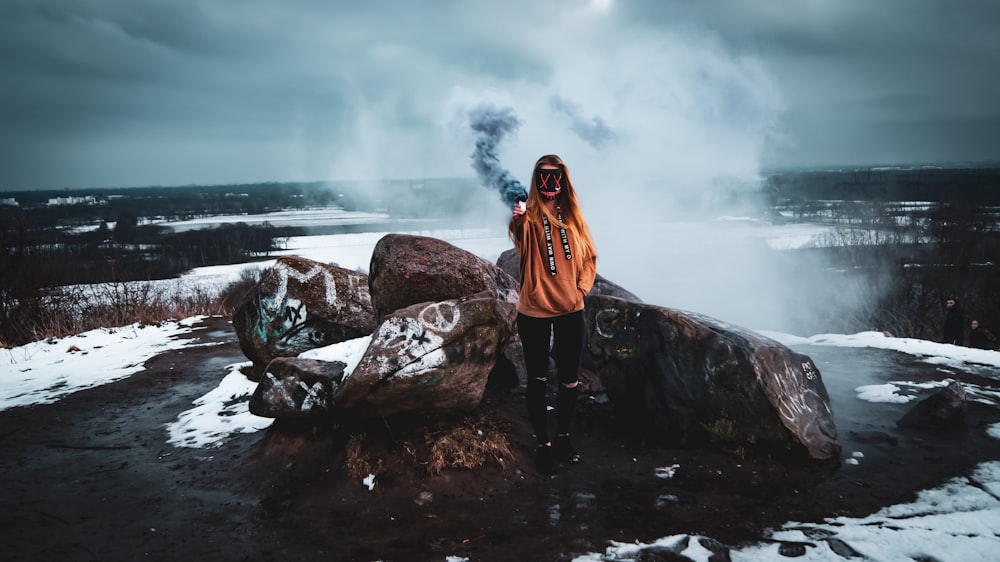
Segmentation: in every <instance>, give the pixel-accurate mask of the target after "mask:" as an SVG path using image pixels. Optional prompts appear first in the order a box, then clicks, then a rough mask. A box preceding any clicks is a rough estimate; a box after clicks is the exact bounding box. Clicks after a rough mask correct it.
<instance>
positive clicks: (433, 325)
mask: <svg viewBox="0 0 1000 562" xmlns="http://www.w3.org/2000/svg"><path fill="white" fill-rule="evenodd" d="M417 318H419V319H420V323H421V324H423V325H424V326H426V327H427V328H430V329H431V330H437V331H438V332H450V331H452V330H454V329H455V326H458V321H459V320H460V319H461V318H462V313H461V312H459V310H458V307H457V306H455V305H454V303H450V302H437V303H434V304H430V305H428V306H427V307H426V308H424V309H423V310H421V311H420V314H418V315H417Z"/></svg>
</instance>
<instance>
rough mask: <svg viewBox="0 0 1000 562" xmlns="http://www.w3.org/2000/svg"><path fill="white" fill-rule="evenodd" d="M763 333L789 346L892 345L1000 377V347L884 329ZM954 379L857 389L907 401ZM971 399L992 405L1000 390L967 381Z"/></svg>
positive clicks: (944, 365) (871, 398)
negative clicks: (927, 338) (900, 335)
mask: <svg viewBox="0 0 1000 562" xmlns="http://www.w3.org/2000/svg"><path fill="white" fill-rule="evenodd" d="M759 333H760V334H762V335H764V336H767V337H769V338H771V339H774V340H777V341H778V342H779V343H781V344H784V345H787V346H789V347H794V346H800V345H823V346H834V347H848V348H856V347H870V348H875V349H888V350H891V351H898V352H900V353H906V354H908V355H913V356H915V357H917V358H919V359H920V361H923V362H925V363H928V364H931V365H936V366H938V368H940V369H941V370H942V372H944V373H947V372H949V370H960V371H964V372H967V373H973V374H977V375H980V376H983V377H985V378H989V379H994V380H996V379H1000V370H998V367H1000V351H991V350H988V349H974V348H970V347H963V346H960V345H951V344H947V343H937V342H931V341H925V340H918V339H914V338H894V337H890V336H886V335H885V334H884V333H883V332H861V333H858V334H819V335H815V336H812V337H808V338H803V337H798V336H792V335H788V334H781V333H777V332H767V331H760V332H759ZM950 382H951V379H945V380H940V381H926V382H914V381H891V382H887V383H883V384H871V385H863V386H859V387H857V388H856V389H855V391H856V392H857V393H858V398H859V399H861V400H865V401H867V402H890V403H896V404H905V403H907V402H910V401H912V400H914V399H916V398H917V396H918V395H920V394H921V393H922V392H921V391H925V390H927V389H933V388H941V387H944V386H947V385H948V383H950ZM963 387H964V388H965V392H966V396H967V398H968V399H969V400H975V401H977V402H982V403H984V404H988V405H991V406H996V405H997V404H1000V392H998V391H996V390H994V389H993V388H987V387H983V386H979V385H975V384H971V383H965V384H963Z"/></svg>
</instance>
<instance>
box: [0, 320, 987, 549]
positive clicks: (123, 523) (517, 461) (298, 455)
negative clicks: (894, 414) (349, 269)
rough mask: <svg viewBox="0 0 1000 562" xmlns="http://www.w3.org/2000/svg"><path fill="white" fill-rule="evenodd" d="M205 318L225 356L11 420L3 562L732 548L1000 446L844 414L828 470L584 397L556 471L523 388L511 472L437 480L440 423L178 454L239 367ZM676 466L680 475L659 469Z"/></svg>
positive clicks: (160, 368) (0, 528) (493, 409)
mask: <svg viewBox="0 0 1000 562" xmlns="http://www.w3.org/2000/svg"><path fill="white" fill-rule="evenodd" d="M208 324H209V328H208V329H205V330H200V331H196V332H194V333H193V334H191V336H190V337H196V338H199V339H201V340H202V341H205V342H208V341H215V342H219V343H220V345H216V346H205V347H193V348H187V349H183V350H179V351H171V352H168V353H165V354H163V355H161V356H158V357H156V358H153V359H152V360H150V361H149V362H147V364H146V370H145V371H141V372H139V373H137V374H135V375H133V376H131V377H129V378H127V379H124V380H121V381H118V382H115V383H111V384H107V385H104V386H101V387H98V388H94V389H90V390H86V391H82V392H78V393H76V394H72V395H70V396H67V397H65V398H63V399H62V400H60V401H58V402H56V403H54V404H48V405H40V406H34V407H30V408H15V409H11V410H6V411H3V412H0V447H2V451H3V457H2V461H0V482H2V486H0V490H2V499H0V544H3V545H4V546H3V556H2V558H3V559H4V560H53V559H66V560H136V559H151V560H179V559H189V560H200V559H208V558H211V559H216V560H280V559H297V560H363V561H374V560H444V559H445V558H446V557H447V556H460V557H467V558H469V559H470V560H473V561H479V560H491V561H492V560H499V561H502V560H568V559H571V558H572V557H573V556H574V555H579V554H583V553H587V552H603V551H604V550H605V548H606V547H607V546H608V542H609V541H611V540H617V541H624V542H632V541H636V540H639V541H651V540H654V539H656V538H659V537H663V536H668V535H673V534H679V533H689V534H697V535H703V536H707V537H712V538H714V539H716V540H718V541H721V542H722V543H724V544H727V545H730V546H736V545H738V544H740V543H741V542H744V541H749V542H755V541H756V540H758V539H759V538H760V537H762V532H763V530H764V529H766V528H768V527H774V526H779V525H781V524H783V523H785V522H787V521H800V522H811V521H821V520H823V519H824V518H827V517H835V516H840V515H846V516H862V515H867V514H869V513H871V512H873V511H875V510H877V509H878V508H880V507H882V506H885V505H891V504H895V503H900V502H905V501H910V500H912V499H913V498H914V496H915V493H916V492H917V491H919V490H922V489H925V488H929V487H933V486H936V485H938V484H940V483H941V482H943V481H944V480H946V479H948V478H950V477H953V476H956V475H961V474H968V473H969V472H970V471H971V468H972V467H973V466H974V465H975V464H977V463H978V462H981V461H983V460H995V459H996V458H998V449H1000V447H998V445H997V443H996V441H995V440H991V439H990V438H988V437H986V436H985V435H984V431H983V427H984V425H985V424H988V423H995V422H996V421H998V418H1000V417H998V416H997V412H996V411H995V410H994V409H992V408H986V407H983V406H981V405H977V404H973V403H970V413H969V416H968V419H967V424H966V429H965V430H963V431H960V432H957V433H933V432H932V433H928V432H919V433H915V432H903V431H900V430H898V429H896V428H895V424H894V421H895V420H894V419H892V420H884V423H876V422H871V421H866V422H865V425H863V426H862V425H855V424H852V423H851V421H850V420H841V419H838V428H839V430H840V434H841V435H840V437H841V442H842V444H843V445H844V450H845V455H849V454H850V453H851V452H852V451H864V457H863V459H862V460H861V462H860V463H859V464H858V465H848V464H837V465H833V466H831V465H815V464H811V463H805V462H803V463H788V462H780V461H777V460H772V459H769V458H767V457H765V456H755V455H753V454H752V453H746V454H743V455H739V454H737V452H735V451H717V450H708V449H688V450H678V449H670V448H665V447H661V446H657V445H652V444H648V443H643V442H642V441H641V440H639V439H637V438H635V437H634V436H633V435H631V434H630V433H629V432H627V431H625V430H624V429H623V428H621V427H620V426H619V425H618V424H617V422H616V420H615V416H614V412H613V410H612V409H611V407H610V406H607V405H600V404H597V403H596V402H589V403H586V404H584V405H583V407H582V408H581V411H580V412H579V415H578V417H577V422H576V427H575V430H574V433H575V441H576V444H577V448H578V449H579V450H580V452H581V454H582V455H583V463H581V464H579V465H575V466H571V467H564V469H563V470H562V471H561V472H560V474H559V475H558V476H556V477H554V478H544V477H542V476H539V475H537V474H536V473H535V471H534V470H533V468H532V462H531V461H532V459H531V457H530V448H531V444H532V441H533V439H532V437H531V432H530V429H529V426H528V422H527V419H526V417H525V415H524V406H523V397H522V396H521V394H520V393H519V392H518V391H517V390H513V391H509V390H503V391H493V392H490V393H489V394H488V396H487V398H486V400H485V401H484V403H483V404H482V405H481V407H480V409H481V410H482V412H483V413H485V414H484V415H487V416H488V417H489V418H490V419H491V420H493V422H495V423H496V424H499V426H501V427H504V428H505V431H506V432H507V435H508V437H509V439H510V442H511V448H512V450H513V452H514V455H515V456H514V459H513V462H512V463H510V464H511V465H512V466H507V467H505V468H504V469H501V468H500V467H498V466H495V465H491V466H487V467H485V468H482V469H479V470H475V471H468V470H445V471H444V472H443V473H441V474H440V475H436V476H432V475H430V474H429V472H428V470H427V468H426V466H424V465H422V464H421V463H420V458H421V457H420V454H419V453H420V451H421V450H423V449H425V448H426V447H427V443H428V440H427V439H428V435H429V434H432V433H433V432H435V431H438V430H439V429H440V427H441V426H440V423H439V422H432V423H429V424H417V423H400V422H399V421H396V422H393V423H384V422H381V421H380V422H376V423H369V424H366V425H364V426H362V427H350V428H348V427H346V426H345V425H338V426H331V425H329V424H324V425H323V426H321V427H305V426H302V425H301V424H278V425H276V426H274V427H272V428H271V429H270V430H267V431H262V432H259V433H252V434H243V435H233V436H231V437H230V438H229V439H228V440H227V441H226V442H224V443H223V444H222V445H221V446H220V447H217V448H209V449H189V448H177V447H174V446H172V445H168V444H167V443H166V439H167V433H166V429H165V427H164V425H165V424H167V423H170V422H172V421H174V420H175V419H176V417H177V415H178V414H180V413H181V412H183V411H185V410H188V409H190V408H191V402H192V401H193V400H195V399H196V398H198V397H200V396H202V395H203V394H205V393H206V392H208V391H209V390H211V389H212V388H214V387H215V386H216V385H217V384H218V383H219V381H220V380H221V379H222V377H223V376H225V374H226V373H227V372H228V370H227V366H228V365H231V364H233V363H238V362H242V361H244V358H243V356H242V354H241V353H240V350H239V346H238V344H237V342H236V339H235V336H234V335H233V333H232V330H231V327H230V326H229V325H228V322H226V321H225V320H223V319H212V320H210V321H208ZM835 413H836V411H835ZM411 422H412V420H411ZM359 431H360V432H364V434H365V439H364V446H365V448H364V450H365V453H366V455H367V456H368V457H369V458H370V459H371V460H372V461H374V462H380V463H381V466H380V468H379V469H378V470H377V471H376V472H377V480H376V485H375V488H374V489H373V490H372V491H369V490H368V488H366V487H365V486H363V485H362V484H361V482H360V481H358V480H357V479H355V478H352V477H350V476H349V471H348V468H347V458H346V454H345V444H346V442H347V440H348V439H350V436H351V435H353V434H354V433H355V432H359ZM673 465H677V467H676V470H675V472H674V475H673V477H672V478H659V477H657V469H663V468H666V467H672V466H673ZM661 472H662V471H661Z"/></svg>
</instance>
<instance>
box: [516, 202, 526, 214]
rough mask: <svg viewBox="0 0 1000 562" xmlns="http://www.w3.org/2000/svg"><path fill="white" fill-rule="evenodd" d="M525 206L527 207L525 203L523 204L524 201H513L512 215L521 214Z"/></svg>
mask: <svg viewBox="0 0 1000 562" xmlns="http://www.w3.org/2000/svg"><path fill="white" fill-rule="evenodd" d="M527 208H528V207H527V205H525V202H524V201H518V202H517V203H514V216H515V217H519V216H521V215H523V214H524V211H525V210H526V209H527Z"/></svg>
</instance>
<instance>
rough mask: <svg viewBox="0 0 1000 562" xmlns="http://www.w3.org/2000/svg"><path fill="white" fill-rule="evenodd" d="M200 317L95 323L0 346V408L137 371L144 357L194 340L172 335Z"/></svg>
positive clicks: (49, 399)
mask: <svg viewBox="0 0 1000 562" xmlns="http://www.w3.org/2000/svg"><path fill="white" fill-rule="evenodd" d="M201 318H202V317H193V318H189V319H187V320H181V321H179V322H165V323H163V324H161V325H160V326H140V325H139V324H132V325H131V326H123V327H120V328H100V329H97V330H91V331H89V332H84V333H82V334H77V335H75V336H70V337H66V338H59V339H56V338H52V339H49V340H45V341H38V342H33V343H29V344H26V345H22V346H19V347H14V348H11V349H3V350H0V410H6V409H8V408H14V407H17V406H32V405H35V404H47V403H50V402H55V401H56V400H58V399H60V398H62V397H63V396H66V395H67V394H72V393H74V392H78V391H80V390H84V389H87V388H92V387H95V386H100V385H103V384H107V383H109V382H114V381H116V380H119V379H123V378H125V377H128V376H129V375H131V374H133V373H136V372H138V371H141V370H143V369H144V368H145V367H143V363H145V362H146V360H147V359H149V358H151V357H153V356H155V355H159V354H160V353H163V352H165V351H169V350H172V349H180V348H182V347H190V346H193V345H199V344H198V340H197V339H190V338H187V339H177V336H179V335H181V334H186V333H189V332H191V331H192V330H194V329H196V328H195V327H194V326H195V325H196V324H197V323H198V322H199V321H200V320H201Z"/></svg>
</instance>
